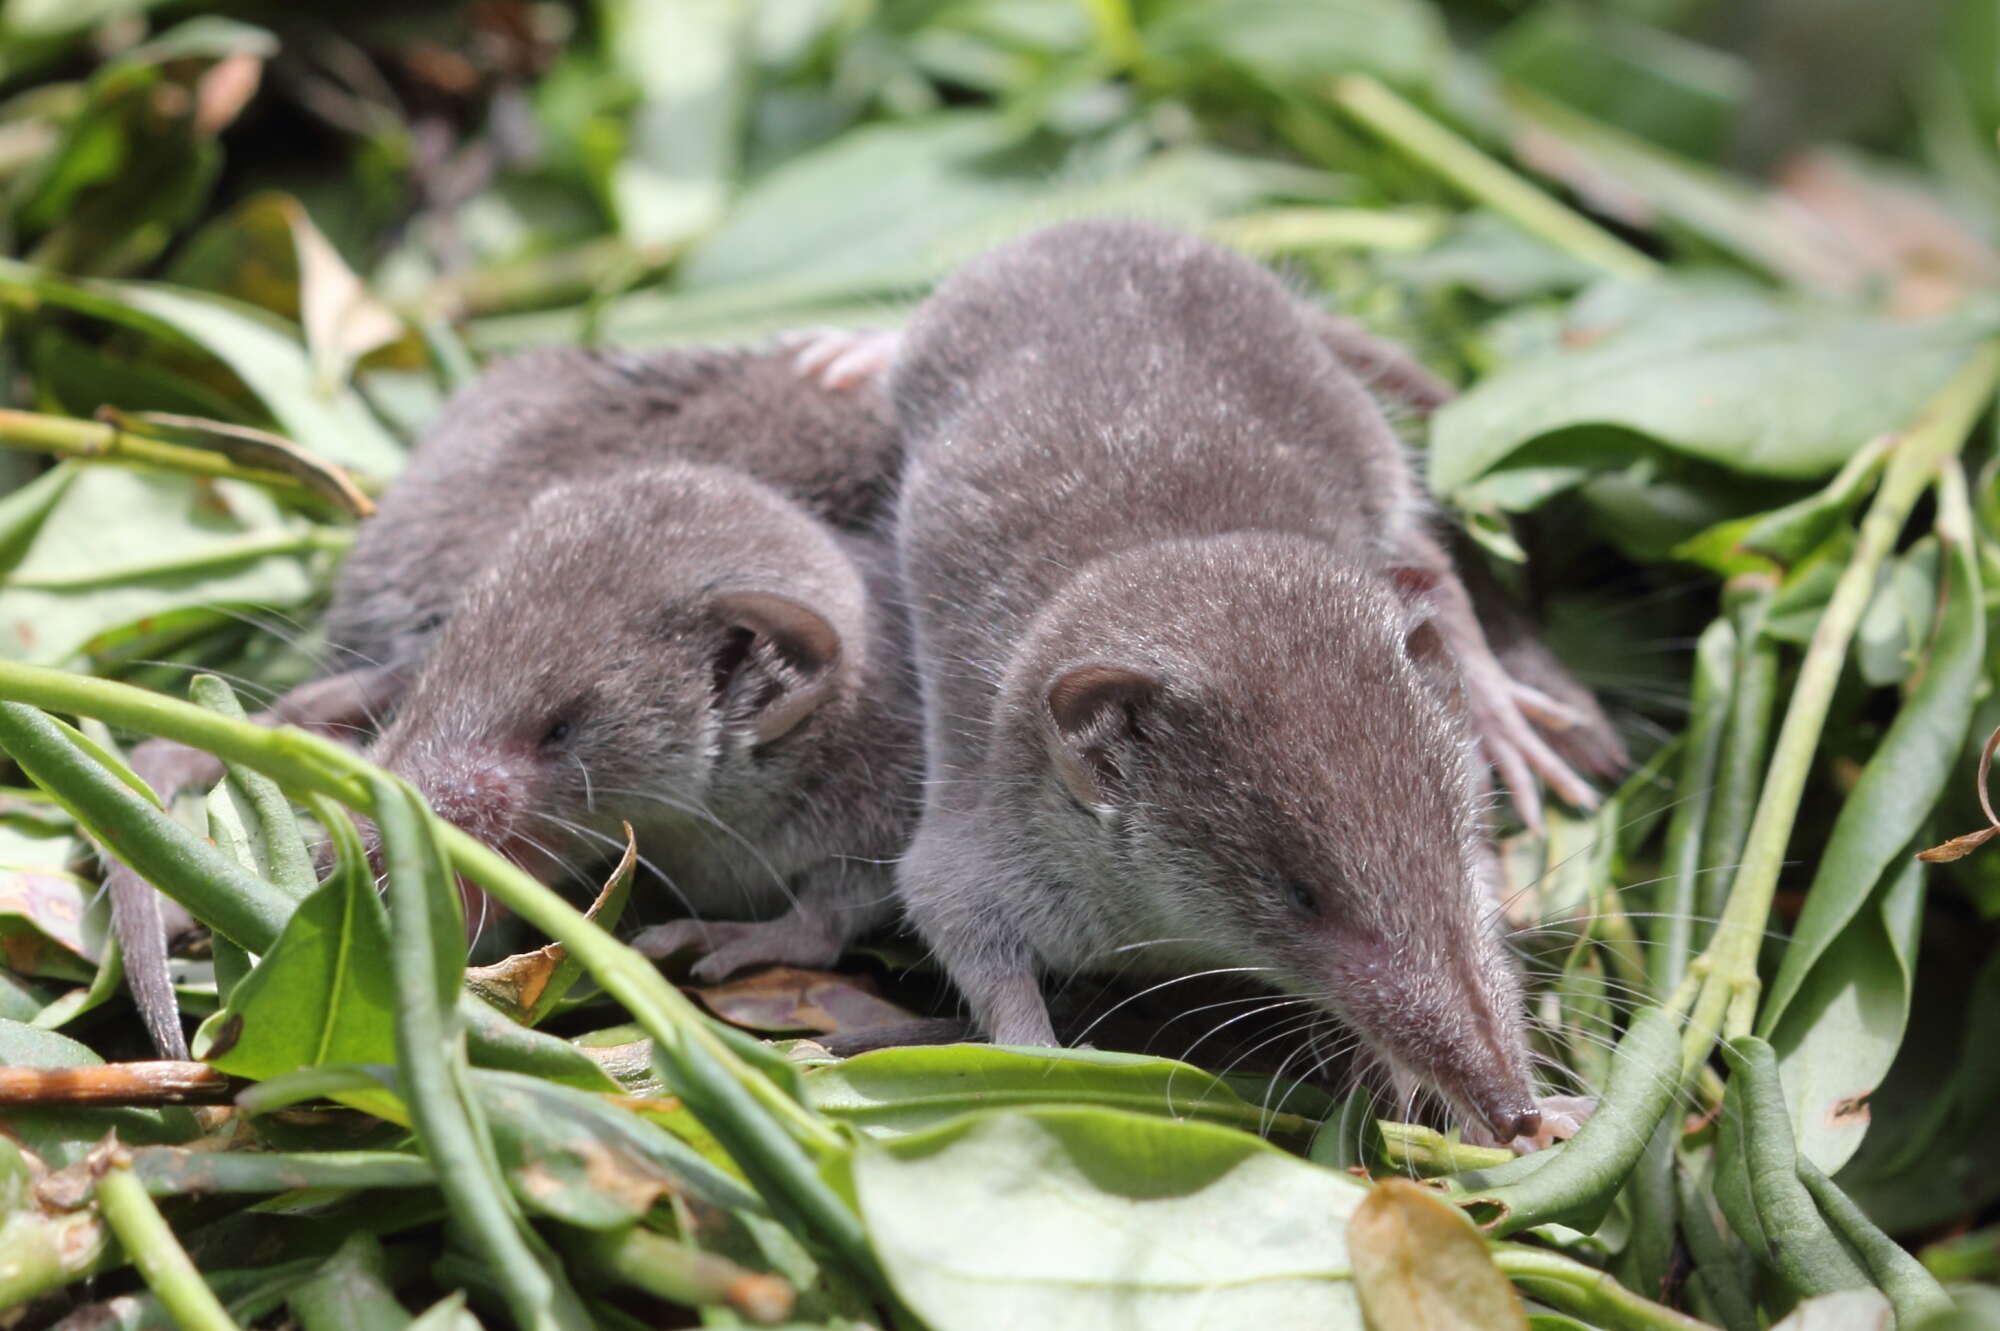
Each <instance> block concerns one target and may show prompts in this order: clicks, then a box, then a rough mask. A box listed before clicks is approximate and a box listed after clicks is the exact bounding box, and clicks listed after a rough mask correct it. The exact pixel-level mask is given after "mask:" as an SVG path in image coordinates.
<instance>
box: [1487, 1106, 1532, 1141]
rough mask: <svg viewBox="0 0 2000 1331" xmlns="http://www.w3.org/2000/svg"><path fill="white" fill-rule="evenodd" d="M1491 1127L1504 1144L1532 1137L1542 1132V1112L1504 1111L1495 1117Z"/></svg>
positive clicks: (1527, 1110)
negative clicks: (1520, 1138)
mask: <svg viewBox="0 0 2000 1331" xmlns="http://www.w3.org/2000/svg"><path fill="white" fill-rule="evenodd" d="M1489 1125H1490V1126H1491V1127H1492V1129H1493V1131H1494V1132H1495V1133H1496V1134H1497V1135H1498V1136H1499V1138H1500V1140H1501V1141H1502V1142H1503V1143H1504V1142H1510V1141H1513V1140H1514V1139H1515V1138H1516V1137H1532V1136H1534V1135H1535V1134H1536V1133H1538V1132H1540V1131H1541V1130H1542V1111H1541V1110H1539V1109H1534V1108H1529V1109H1517V1110H1512V1111H1508V1110H1502V1111H1501V1112H1499V1113H1497V1114H1495V1115H1493V1117H1492V1119H1491V1120H1490V1124H1489Z"/></svg>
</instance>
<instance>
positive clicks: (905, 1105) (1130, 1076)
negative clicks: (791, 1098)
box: [805, 1044, 1316, 1138]
mask: <svg viewBox="0 0 2000 1331" xmlns="http://www.w3.org/2000/svg"><path fill="white" fill-rule="evenodd" d="M805 1084H806V1093H807V1100H808V1101H809V1102H810V1103H811V1104H812V1105H813V1107H814V1108H816V1109H818V1110H819V1111H820V1112H821V1113H825V1114H831V1115H832V1116H834V1117H835V1118H838V1119H842V1120H844V1121H846V1122H848V1123H852V1124H854V1125H855V1126H856V1127H858V1128H861V1129H862V1130H863V1131H865V1132H869V1133H871V1134H875V1135H894V1134H900V1133H907V1132H917V1131H921V1130H923V1129H925V1128H930V1127H935V1126H936V1125H937V1124H939V1123H941V1122H944V1121H945V1120H947V1119H950V1118H953V1117H955V1116H957V1115H959V1114H964V1113H969V1112H972V1111H974V1110H987V1109H1016V1108H1027V1107H1032V1106H1055V1105H1097V1106H1102V1107H1104V1108H1107V1109H1123V1110H1130V1111H1134V1112H1138V1113H1146V1114H1156V1115H1160V1116H1162V1117H1167V1118H1176V1119H1196V1120H1200V1121H1202V1122H1208V1123H1220V1124H1225V1125H1227V1126H1229V1127H1234V1128H1241V1129H1243V1130H1245V1131H1249V1132H1266V1133H1282V1134H1284V1135H1287V1136H1293V1137H1299V1138H1304V1137H1306V1136H1308V1135H1310V1134H1311V1133H1312V1131H1313V1130H1314V1127H1315V1126H1316V1125H1315V1124H1313V1123H1312V1122H1311V1121H1310V1120H1307V1119H1303V1118H1300V1117H1299V1116H1298V1115H1295V1114H1282V1113H1277V1114H1274V1113H1272V1112H1271V1111H1270V1110H1269V1109H1267V1108H1266V1107H1264V1106H1263V1105H1258V1104H1252V1103H1250V1102H1248V1101H1246V1100H1244V1099H1243V1098H1242V1097H1241V1096H1239V1095H1238V1094H1237V1093H1236V1092H1235V1091H1234V1090H1233V1089H1231V1088H1230V1086H1229V1085H1228V1084H1227V1083H1225V1082H1224V1081H1222V1080H1221V1079H1220V1078H1218V1077H1216V1076H1215V1075H1213V1074H1212V1073H1208V1072H1204V1071H1202V1070H1201V1069H1199V1068H1195V1067H1190V1066H1189V1065H1188V1064H1186V1063H1177V1062H1175V1061H1173V1060H1172V1059H1165V1058H1150V1057H1146V1056H1143V1055H1139V1054H1123V1053H1114V1052H1110V1051H1104V1050H1089V1049H1051V1050H1047V1051H1045V1052H1041V1053H1029V1052H1026V1051H1022V1050H1015V1049H999V1048H995V1047H994V1046H992V1045H984V1044H957V1045H932V1046H918V1047H912V1048H905V1049H880V1050H876V1051H874V1052H872V1053H866V1054H858V1055H856V1056H854V1057H853V1058H849V1059H845V1060H843V1061H841V1062H839V1063H835V1064H833V1065H831V1066H829V1067H822V1068H814V1069H812V1070H810V1071H809V1072H807V1073H806V1077H805Z"/></svg>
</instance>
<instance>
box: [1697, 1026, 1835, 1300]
mask: <svg viewBox="0 0 2000 1331" xmlns="http://www.w3.org/2000/svg"><path fill="white" fill-rule="evenodd" d="M1722 1051H1723V1056H1724V1058H1725V1059H1726V1060H1727V1061H1728V1063H1729V1070H1730V1077H1729V1089H1728V1091H1727V1092H1726V1093H1725V1094H1724V1097H1723V1103H1722V1117H1721V1121H1720V1124H1719V1130H1718V1134H1717V1138H1716V1179H1715V1197H1716V1201H1717V1202H1719V1203H1720V1204H1721V1206H1722V1213H1723V1214H1724V1215H1726V1216H1727V1217H1729V1225H1730V1228H1731V1229H1733V1230H1735V1231H1736V1235H1737V1237H1738V1238H1740V1239H1742V1240H1743V1241H1744V1242H1745V1243H1746V1244H1748V1245H1749V1246H1750V1250H1751V1251H1752V1252H1754V1253H1756V1254H1757V1256H1758V1258H1759V1260H1761V1261H1762V1262H1763V1263H1764V1264H1765V1265H1766V1266H1768V1267H1770V1268H1771V1269H1772V1270H1774V1271H1776V1272H1777V1273H1778V1274H1779V1275H1780V1276H1781V1277H1783V1279H1784V1281H1785V1283H1786V1284H1787V1285H1789V1286H1790V1287H1791V1289H1792V1290H1793V1291H1794V1292H1796V1293H1798V1294H1801V1295H1812V1294H1830V1293H1833V1292H1835V1291H1837V1290H1843V1289H1859V1288H1861V1287H1863V1286H1865V1285H1867V1284H1868V1283H1869V1281H1868V1275H1867V1273H1866V1272H1865V1271H1863V1270H1862V1267H1861V1263H1860V1262H1859V1261H1858V1260H1857V1259H1856V1257H1855V1255H1854V1253H1853V1252H1852V1251H1850V1250H1849V1248H1848V1247H1847V1245H1846V1244H1845V1243H1843V1242H1842V1241H1841V1239H1840V1237H1839V1236H1838V1235H1836V1234H1835V1233H1834V1232H1833V1230H1832V1229H1831V1228H1830V1227H1829V1226H1828V1225H1827V1223H1826V1220H1825V1218H1824V1217H1822V1216H1821V1215H1820V1212H1819V1208H1818V1207H1817V1206H1816V1205H1815V1204H1814V1202H1813V1199H1812V1196H1811V1194H1809V1193H1808V1192H1807V1191H1806V1188H1805V1184H1804V1183H1802V1182H1801V1181H1800V1179H1799V1156H1798V1151H1797V1148H1796V1147H1795V1146H1794V1145H1793V1141H1792V1124H1791V1119H1790V1117H1789V1115H1787V1113H1786V1111H1785V1099H1784V1094H1785V1093H1784V1087H1783V1085H1782V1084H1781V1083H1780V1081H1779V1077H1778V1061H1777V1057H1776V1056H1775V1055H1774V1054H1773V1053H1772V1052H1771V1047H1770V1045H1768V1044H1766V1043H1765V1042H1764V1041H1762V1040H1759V1039H1757V1038H1755V1037H1745V1038H1743V1039H1741V1040H1735V1041H1731V1042H1730V1043H1728V1044H1725V1045H1723V1047H1722Z"/></svg>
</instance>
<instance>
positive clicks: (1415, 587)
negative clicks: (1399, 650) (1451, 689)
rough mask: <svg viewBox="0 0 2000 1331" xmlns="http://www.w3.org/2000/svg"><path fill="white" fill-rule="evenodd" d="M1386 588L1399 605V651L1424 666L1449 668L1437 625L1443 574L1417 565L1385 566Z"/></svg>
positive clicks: (1445, 649) (1433, 668) (1447, 655)
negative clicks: (1400, 607)
mask: <svg viewBox="0 0 2000 1331" xmlns="http://www.w3.org/2000/svg"><path fill="white" fill-rule="evenodd" d="M1388 578H1389V589H1390V590H1391V591H1393V592H1394V593H1395V594H1396V600H1397V601H1398V602H1400V603H1401V604H1402V607H1403V651H1404V652H1405V653H1406V654H1407V655H1408V656H1409V658H1410V659H1411V660H1412V661H1414V662H1416V664H1417V665H1419V666H1421V667H1423V668H1425V669H1431V670H1435V669H1442V668H1449V667H1450V665H1451V652H1450V649H1449V648H1448V647H1447V646H1446V644H1445V640H1444V634H1443V632H1442V631H1440V630H1439V628H1438V626H1437V615H1438V611H1439V609H1440V590H1439V589H1440V587H1441V585H1442V583H1443V582H1444V575H1443V574H1442V573H1439V572H1438V571H1437V570H1436V569H1429V568H1423V567H1421V566H1418V565H1413V564H1405V565H1398V566H1397V567H1395V568H1391V569H1389V570H1388Z"/></svg>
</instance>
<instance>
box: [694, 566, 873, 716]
mask: <svg viewBox="0 0 2000 1331" xmlns="http://www.w3.org/2000/svg"><path fill="white" fill-rule="evenodd" d="M713 609H714V612H715V614H716V616H717V617H718V618H719V619H721V621H722V622H723V624H724V625H725V626H726V627H727V628H728V629H729V632H728V634H727V635H726V636H725V637H724V639H723V642H722V645H721V647H720V648H719V649H718V650H717V652H716V655H715V659H714V661H713V662H712V663H711V664H712V666H713V669H714V675H715V696H716V699H717V702H718V704H719V705H720V707H721V709H722V714H723V717H724V719H725V722H726V723H727V724H728V725H730V726H731V727H732V728H739V727H740V728H742V729H744V730H746V731H747V732H748V735H749V738H750V739H751V740H752V742H754V743H757V744H768V743H770V742H771V741H772V740H774V739H777V738H778V737H779V736H781V735H784V734H786V733H787V732H789V731H790V730H792V729H793V728H794V727H796V726H797V725H798V724H799V723H800V722H801V721H803V720H805V719H806V718H807V717H808V716H810V715H811V714H812V712H813V709H814V708H816V707H818V706H819V705H820V704H821V703H823V702H825V701H826V700H827V699H828V698H830V697H831V696H833V691H834V685H835V683H836V682H837V681H838V680H839V677H840V666H841V644H840V634H839V632H838V631H837V630H835V628H834V627H833V625H832V624H831V623H829V622H828V621H827V619H826V617H825V616H824V615H822V614H820V613H819V612H818V611H817V610H814V609H813V608H812V607H811V606H809V605H806V604H805V603H804V602H802V601H796V600H793V599H792V598H791V597H789V596H783V595H780V594H778V593H776V592H760V591H736V592H722V593H719V594H718V595H717V596H716V598H715V600H714V602H713Z"/></svg>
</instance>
